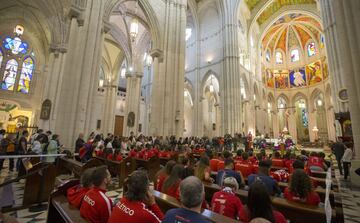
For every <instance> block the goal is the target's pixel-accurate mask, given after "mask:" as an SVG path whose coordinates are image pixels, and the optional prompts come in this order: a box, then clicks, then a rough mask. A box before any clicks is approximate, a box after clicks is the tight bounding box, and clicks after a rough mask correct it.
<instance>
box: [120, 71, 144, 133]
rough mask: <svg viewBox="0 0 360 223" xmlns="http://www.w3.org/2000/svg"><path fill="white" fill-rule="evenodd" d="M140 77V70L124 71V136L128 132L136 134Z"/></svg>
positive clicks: (141, 75)
mask: <svg viewBox="0 0 360 223" xmlns="http://www.w3.org/2000/svg"><path fill="white" fill-rule="evenodd" d="M142 77H143V74H142V73H141V72H127V73H126V99H125V118H124V136H130V132H134V134H135V135H137V133H138V130H139V120H140V100H141V79H142ZM131 114H133V115H131ZM131 116H133V117H131ZM129 118H130V119H129Z"/></svg>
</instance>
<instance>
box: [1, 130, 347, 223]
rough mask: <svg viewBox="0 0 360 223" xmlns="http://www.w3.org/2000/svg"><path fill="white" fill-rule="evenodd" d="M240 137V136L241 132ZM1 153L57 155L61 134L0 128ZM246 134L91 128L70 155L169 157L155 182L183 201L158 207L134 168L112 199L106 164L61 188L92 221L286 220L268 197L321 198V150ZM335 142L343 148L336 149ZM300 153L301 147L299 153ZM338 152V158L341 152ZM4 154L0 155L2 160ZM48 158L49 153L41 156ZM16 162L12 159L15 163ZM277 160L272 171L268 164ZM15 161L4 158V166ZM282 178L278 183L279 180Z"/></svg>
mask: <svg viewBox="0 0 360 223" xmlns="http://www.w3.org/2000/svg"><path fill="white" fill-rule="evenodd" d="M244 138H245V139H244ZM0 142H1V144H0V145H1V153H2V154H8V155H13V154H26V153H29V152H32V153H35V154H57V153H58V152H59V149H60V148H61V144H60V142H59V136H58V135H56V134H52V133H51V132H50V131H47V132H44V131H43V130H41V129H39V130H38V131H37V132H36V133H35V134H33V135H31V136H29V133H28V131H27V130H24V131H22V132H21V134H17V135H13V134H7V135H5V132H4V131H3V130H0ZM252 143H253V142H252V139H249V136H246V137H243V136H242V135H241V134H237V135H235V136H234V137H231V136H230V135H226V136H224V137H214V138H212V139H210V138H207V137H203V138H199V137H186V138H176V137H174V136H170V137H145V136H143V135H140V136H138V137H135V136H134V134H131V135H130V137H117V136H114V135H112V134H108V135H107V136H106V137H105V136H103V135H102V134H96V133H91V134H90V135H89V137H88V138H87V139H85V138H84V135H83V134H79V136H78V138H77V139H76V142H75V154H76V159H78V160H79V161H81V162H87V161H88V160H89V159H91V158H93V157H95V156H100V157H104V158H106V159H110V160H114V161H122V160H123V159H124V158H126V157H128V156H129V157H134V158H139V159H145V160H147V159H151V158H152V157H163V158H169V161H168V162H167V163H166V165H165V166H164V167H163V168H162V169H161V170H159V172H158V173H157V174H156V176H155V180H154V182H153V183H154V189H155V190H156V191H160V192H162V193H165V194H167V195H169V196H171V197H174V198H176V199H177V200H178V201H180V202H181V204H182V208H178V209H173V210H169V211H168V212H167V213H163V212H162V211H161V209H160V208H159V207H158V206H157V204H156V202H155V198H154V195H153V193H152V191H151V190H150V187H151V186H150V185H151V184H152V182H150V180H149V179H148V176H147V173H146V172H145V171H142V170H137V171H135V172H133V173H132V174H131V176H130V177H129V178H128V181H127V188H128V189H127V191H126V192H125V193H124V196H123V197H122V198H121V199H120V200H119V202H118V203H116V204H113V203H112V200H111V199H110V198H108V197H107V196H106V190H107V186H108V185H109V184H110V182H111V175H110V173H109V171H108V170H107V168H106V166H101V167H94V168H90V169H88V170H86V171H85V172H84V173H83V174H82V176H81V184H80V185H77V186H74V187H72V188H70V189H69V190H68V192H67V197H68V200H69V203H71V204H72V205H74V206H75V207H77V208H79V210H80V213H81V216H82V217H83V218H85V219H87V220H88V221H90V222H99V223H103V222H104V223H106V222H138V223H146V222H150V223H152V222H165V223H168V222H169V223H170V222H174V223H175V222H188V223H192V222H197V223H202V222H208V221H207V220H206V219H204V218H203V217H202V215H201V214H200V213H201V210H202V209H204V208H206V209H210V210H212V211H214V212H217V213H219V214H222V215H224V216H227V217H230V218H233V219H236V220H241V221H242V222H261V221H262V222H273V223H283V222H286V219H285V217H284V215H283V214H282V213H280V212H278V211H275V210H273V208H272V204H271V199H270V197H271V196H279V197H284V198H285V199H287V200H289V201H294V202H300V203H304V204H307V205H314V206H317V205H319V203H320V197H319V195H318V194H317V193H316V191H315V188H316V186H317V182H316V181H314V180H313V179H312V178H311V177H310V173H311V171H326V170H327V169H328V168H329V167H330V165H331V163H330V162H329V161H327V160H326V159H325V154H324V153H323V152H319V153H317V152H308V151H305V150H301V151H294V150H281V151H280V150H274V151H270V152H269V151H268V150H265V149H258V150H255V149H253V147H254V145H253V144H252ZM342 145H343V144H341V143H338V144H334V145H333V152H334V154H335V156H336V159H337V160H338V162H339V161H340V164H339V165H340V167H339V168H340V170H341V173H342V167H343V168H344V173H345V179H346V177H347V175H348V165H349V161H350V159H351V156H352V155H351V149H348V148H346V147H343V148H342ZM340 147H341V148H340ZM299 152H300V153H299ZM339 156H341V158H339ZM3 160H4V159H2V160H0V162H1V167H2V164H3ZM44 161H46V162H54V161H55V158H54V157H46V158H45V159H44ZM17 165H18V164H17ZM274 166H276V167H277V168H278V170H276V171H271V169H272V167H274ZM13 168H14V161H13V160H12V159H9V169H10V170H13ZM279 182H287V183H288V187H286V188H285V189H284V190H281V189H280V187H279V185H278V183H279ZM204 183H210V184H212V183H215V184H217V185H218V186H220V188H221V189H220V190H219V191H218V192H216V193H214V195H213V196H212V198H211V202H209V203H208V201H209V200H208V201H207V200H206V199H205V192H204ZM239 189H242V190H247V191H248V199H247V203H246V205H244V204H243V203H242V201H241V200H240V199H239V198H238V197H237V195H236V192H237V191H238V190H239Z"/></svg>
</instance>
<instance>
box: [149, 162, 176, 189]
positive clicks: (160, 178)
mask: <svg viewBox="0 0 360 223" xmlns="http://www.w3.org/2000/svg"><path fill="white" fill-rule="evenodd" d="M175 165H176V162H175V161H174V160H169V161H167V163H166V165H165V167H163V168H162V169H161V170H159V171H158V172H157V173H156V177H155V179H156V180H155V182H154V189H155V190H157V191H161V188H162V186H163V184H164V181H165V179H166V178H167V177H168V176H169V175H170V174H171V171H172V169H173V167H174V166H175Z"/></svg>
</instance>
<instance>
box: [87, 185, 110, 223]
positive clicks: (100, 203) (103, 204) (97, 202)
mask: <svg viewBox="0 0 360 223" xmlns="http://www.w3.org/2000/svg"><path fill="white" fill-rule="evenodd" d="M105 192H106V191H105V190H103V189H100V188H98V187H94V188H92V189H90V190H89V191H88V192H87V193H86V194H85V196H84V199H83V202H82V203H81V207H80V215H81V217H83V218H85V219H86V220H89V221H90V222H92V223H107V221H108V219H109V216H110V214H111V209H112V201H111V199H110V198H108V197H107V196H106V195H105Z"/></svg>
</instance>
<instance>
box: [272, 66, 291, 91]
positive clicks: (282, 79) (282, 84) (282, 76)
mask: <svg viewBox="0 0 360 223" xmlns="http://www.w3.org/2000/svg"><path fill="white" fill-rule="evenodd" d="M274 76H275V87H276V88H278V89H286V88H288V87H289V71H288V70H274Z"/></svg>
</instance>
